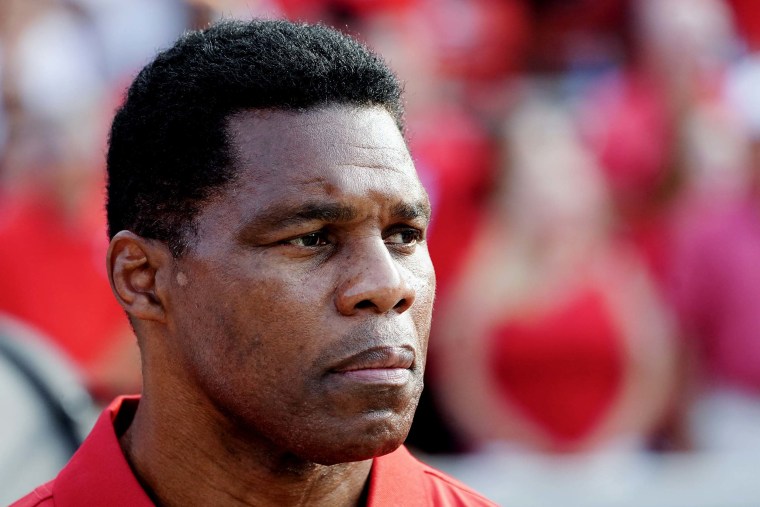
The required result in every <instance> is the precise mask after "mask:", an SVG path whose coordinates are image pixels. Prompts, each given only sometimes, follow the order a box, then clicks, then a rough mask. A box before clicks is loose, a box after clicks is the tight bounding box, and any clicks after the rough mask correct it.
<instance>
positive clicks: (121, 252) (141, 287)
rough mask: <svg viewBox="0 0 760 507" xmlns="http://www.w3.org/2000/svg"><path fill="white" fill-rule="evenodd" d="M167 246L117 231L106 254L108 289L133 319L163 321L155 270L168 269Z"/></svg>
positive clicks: (157, 272)
mask: <svg viewBox="0 0 760 507" xmlns="http://www.w3.org/2000/svg"><path fill="white" fill-rule="evenodd" d="M167 257H170V254H169V253H168V249H167V248H166V247H165V246H164V245H163V244H162V243H160V242H157V241H154V240H149V239H146V238H143V237H141V236H138V235H137V234H134V233H133V232H130V231H120V232H118V233H117V234H116V235H115V236H114V237H113V239H112V240H111V244H110V245H109V247H108V255H107V257H106V262H107V269H108V279H109V281H110V283H111V290H112V291H113V293H114V296H116V299H117V300H118V301H119V304H121V306H122V308H124V310H125V311H126V312H127V313H128V314H129V315H130V316H131V317H132V318H134V319H138V320H152V321H157V322H164V320H165V311H164V301H163V298H162V290H161V287H160V282H159V276H158V274H159V271H160V270H162V269H169V265H168V263H167V260H168V259H167Z"/></svg>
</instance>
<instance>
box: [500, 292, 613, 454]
mask: <svg viewBox="0 0 760 507" xmlns="http://www.w3.org/2000/svg"><path fill="white" fill-rule="evenodd" d="M620 341H621V337H620V336H619V331H618V330H617V329H616V327H615V325H614V323H613V322H612V320H611V316H610V311H609V309H608V308H607V306H606V304H605V302H604V300H603V298H602V296H601V295H600V294H598V293H597V292H595V291H593V290H590V289H587V290H584V291H580V292H579V293H578V294H576V295H575V296H574V297H573V298H571V299H570V300H569V301H567V302H565V303H564V304H562V305H559V306H558V307H556V308H552V309H550V310H548V311H546V312H543V313H541V314H539V315H535V316H533V317H531V318H527V317H523V318H518V319H515V320H510V321H507V322H504V323H503V324H502V325H501V326H499V327H497V328H496V329H495V330H494V332H493V336H492V341H491V347H492V351H493V352H492V353H491V354H490V355H489V357H490V359H491V363H490V365H489V368H490V370H491V372H492V374H493V378H494V380H495V382H496V383H497V385H498V387H499V389H500V390H501V392H502V393H503V395H504V399H505V401H506V402H508V403H511V404H517V406H519V407H520V408H521V409H522V410H523V411H524V412H525V413H526V414H527V415H528V417H530V418H531V419H533V420H534V421H535V422H536V423H537V424H539V425H541V426H542V427H543V428H544V429H545V430H546V431H547V432H548V433H549V434H550V435H551V436H552V437H553V438H554V439H555V441H557V442H558V444H559V445H560V446H561V445H562V444H563V443H572V442H573V441H576V440H578V439H581V438H583V437H585V436H587V435H588V434H589V433H590V432H591V431H592V430H593V429H594V428H595V427H596V426H597V424H598V423H599V422H600V420H601V419H602V417H603V416H604V415H605V414H606V412H607V410H608V409H609V408H610V406H611V405H612V403H613V401H614V400H615V399H616V397H617V396H618V395H619V392H620V389H621V386H622V381H623V369H624V365H623V351H622V350H621V349H622V347H621V343H620Z"/></svg>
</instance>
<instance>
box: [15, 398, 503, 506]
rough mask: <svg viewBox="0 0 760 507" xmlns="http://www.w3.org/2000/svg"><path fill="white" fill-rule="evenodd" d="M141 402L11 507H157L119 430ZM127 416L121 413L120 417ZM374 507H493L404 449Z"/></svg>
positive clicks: (380, 475) (103, 425)
mask: <svg viewBox="0 0 760 507" xmlns="http://www.w3.org/2000/svg"><path fill="white" fill-rule="evenodd" d="M138 401H139V397H136V396H133V397H121V398H117V399H116V400H115V401H114V402H113V403H112V404H111V405H110V406H109V407H108V408H107V409H106V410H104V411H103V414H101V416H100V418H99V419H98V421H97V423H95V427H94V428H93V430H92V432H91V433H90V435H89V436H88V437H87V439H86V440H85V441H84V443H83V444H82V446H81V447H80V448H79V450H78V451H77V452H76V454H74V456H73V457H72V458H71V461H69V463H68V464H67V465H66V466H65V467H64V468H63V470H61V472H60V473H59V474H58V477H56V478H55V479H54V480H52V481H50V482H48V483H47V484H43V485H42V486H40V487H38V488H37V489H35V490H34V491H33V492H31V493H30V494H28V495H27V496H25V497H24V498H22V499H20V500H18V501H17V502H16V503H14V504H12V505H11V507H84V506H87V507H98V506H101V505H102V506H108V507H153V503H152V502H151V500H150V499H149V498H148V495H147V494H145V491H143V489H142V487H141V486H140V484H139V483H138V482H137V479H136V478H135V476H134V474H133V473H132V470H131V469H130V468H129V464H128V463H127V460H126V458H125V457H124V454H123V453H122V451H121V447H120V446H119V440H118V437H117V433H116V429H115V428H114V424H115V421H116V420H117V417H121V419H122V420H119V424H120V425H121V424H123V423H127V424H128V421H124V419H125V418H126V416H129V417H130V418H131V417H132V414H134V410H135V408H136V406H137V403H138ZM120 412H121V413H120ZM367 505H368V507H380V506H389V505H403V506H405V507H423V506H425V507H429V506H478V507H479V506H493V505H495V504H494V503H492V502H490V501H489V500H486V499H485V498H483V497H482V496H480V495H479V494H477V493H475V492H474V491H472V490H471V489H469V488H468V487H467V486H465V485H463V484H461V483H460V482H458V481H456V480H454V479H452V478H450V477H448V476H446V475H444V474H443V473H441V472H439V471H438V470H435V469H433V468H430V467H429V466H427V465H425V464H423V463H420V462H419V461H417V460H416V459H415V458H414V457H412V455H411V454H409V451H407V450H406V448H404V447H403V446H402V447H400V448H399V449H397V450H396V451H394V452H392V453H390V454H387V455H385V456H381V457H379V458H375V460H374V463H373V464H372V472H371V473H370V485H369V497H368V501H367Z"/></svg>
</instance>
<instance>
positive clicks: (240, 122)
mask: <svg viewBox="0 0 760 507" xmlns="http://www.w3.org/2000/svg"><path fill="white" fill-rule="evenodd" d="M402 130H403V109H402V102H401V89H400V85H399V83H398V81H397V79H396V78H395V76H394V75H393V74H392V73H391V72H390V70H389V69H388V68H387V67H386V66H385V64H384V63H383V62H382V61H381V60H380V59H379V58H378V57H376V56H375V55H373V54H372V53H370V52H369V51H368V50H367V49H366V48H365V47H364V46H362V45H360V44H358V43H357V42H355V41H354V40H352V39H350V38H348V37H347V36H344V35H342V34H340V33H339V32H336V31H334V30H331V29H328V28H325V27H322V26H314V25H303V24H293V23H290V22H286V21H261V20H255V21H252V22H238V21H228V22H224V23H220V24H216V25H213V26H211V27H210V28H208V29H207V30H204V31H200V32H189V33H188V34H186V35H185V36H183V37H182V38H181V39H180V40H179V41H178V42H177V43H176V44H175V45H174V46H173V47H172V48H170V49H168V50H166V51H164V52H162V53H160V54H159V55H158V56H157V57H156V59H155V60H154V61H153V62H152V63H150V64H149V65H148V66H146V67H145V68H144V69H143V70H142V71H141V72H140V74H139V75H138V76H137V77H136V79H135V81H134V83H133V84H132V86H131V87H130V90H129V93H128V95H127V99H126V101H125V103H124V105H123V106H122V107H121V108H120V110H119V111H118V112H117V115H116V117H115V119H114V123H113V126H112V130H111V137H110V146H109V152H108V202H107V210H108V221H109V234H110V236H111V243H110V247H109V251H108V254H107V262H108V272H109V278H110V280H111V284H112V290H113V292H114V295H115V297H116V299H117V300H118V301H119V303H120V304H121V305H122V307H123V308H124V310H125V311H126V312H127V314H128V316H129V319H130V322H131V324H132V325H133V326H134V329H135V331H136V334H137V336H138V342H139V345H140V350H141V354H142V358H143V373H144V377H143V380H144V390H143V395H142V397H122V398H118V399H117V400H116V401H115V402H114V403H113V404H112V405H111V406H110V407H109V408H108V409H106V410H105V411H104V412H103V414H102V415H101V417H100V419H99V420H98V422H97V423H96V425H95V428H94V429H93V431H92V432H91V433H90V436H89V437H88V439H87V440H86V441H85V442H84V444H83V445H82V446H81V447H80V449H79V451H78V452H77V454H76V455H75V456H74V458H73V459H72V460H71V461H70V462H69V464H68V465H67V466H66V467H65V468H64V469H63V470H62V471H61V473H60V474H59V475H58V477H57V478H56V479H55V480H54V481H52V482H50V483H48V484H46V485H43V486H41V487H40V488H38V489H37V490H35V492H34V493H32V494H30V495H29V496H27V497H25V498H24V499H22V500H20V501H19V502H18V503H17V504H14V505H16V506H24V505H39V506H42V505H53V504H56V505H62V504H75V505H93V506H95V505H130V506H139V505H153V504H154V503H155V504H160V505H188V504H197V505H220V504H224V505H253V504H255V505H296V504H298V505H303V504H315V505H317V504H318V505H365V504H366V505H392V504H398V503H403V504H404V505H431V504H432V505H443V504H456V505H493V504H492V503H491V502H489V501H487V500H485V499H484V498H482V497H480V496H479V495H478V494H477V493H475V492H473V491H471V490H469V489H468V488H467V487H466V486H464V485H461V484H459V483H457V482H456V481H454V480H453V479H450V478H448V477H446V476H444V475H443V474H442V473H440V472H438V471H436V470H434V469H432V468H430V467H427V466H425V465H423V464H421V463H420V462H418V461H416V460H415V459H414V458H412V457H411V455H410V454H409V453H408V452H407V451H406V450H405V449H404V448H403V446H402V445H401V444H402V442H403V440H404V438H405V437H406V434H407V432H408V429H409V425H410V423H411V419H412V415H413V412H414V409H415V407H416V404H417V398H418V397H419V394H420V391H421V389H422V375H423V372H424V365H425V353H426V349H427V338H428V333H429V328H430V319H431V314H432V304H433V297H434V292H435V275H434V272H433V268H432V264H431V262H430V258H429V255H428V253H427V245H426V236H425V233H426V229H427V226H428V222H429V215H430V209H429V202H428V198H427V195H426V193H425V191H424V189H423V187H422V186H421V184H420V182H419V179H418V177H417V174H416V171H415V168H414V165H413V163H412V160H411V157H410V155H409V152H408V150H407V147H406V144H405V141H404V138H403V134H402Z"/></svg>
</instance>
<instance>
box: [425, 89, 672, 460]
mask: <svg viewBox="0 0 760 507" xmlns="http://www.w3.org/2000/svg"><path fill="white" fill-rule="evenodd" d="M526 86H529V87H531V88H535V87H536V86H535V83H532V84H531V85H526ZM537 95H538V97H536V96H533V94H528V95H527V96H523V97H521V99H522V100H521V105H520V106H519V107H517V109H516V110H515V111H514V112H513V115H512V116H511V117H510V120H509V127H508V129H507V146H506V148H505V149H506V152H507V153H508V155H507V157H508V161H507V162H506V167H505V168H504V180H503V181H502V185H501V187H500V192H499V198H498V199H497V200H495V202H494V203H493V207H492V213H491V215H490V217H489V219H488V220H486V221H485V222H484V223H483V224H482V225H481V227H480V228H479V230H478V231H477V239H476V242H475V246H474V247H473V250H472V253H471V255H470V256H469V258H468V259H467V264H466V268H465V270H464V271H463V274H462V277H461V279H460V281H459V283H458V286H457V287H455V288H454V289H453V290H452V293H451V295H450V297H449V298H448V300H446V301H443V302H442V303H441V304H442V305H443V308H442V311H441V313H440V314H439V316H440V318H439V322H438V326H439V327H438V329H439V331H440V332H439V334H438V335H437V339H438V340H439V343H438V344H437V345H438V350H439V354H440V356H439V359H440V361H441V367H440V371H439V372H438V374H439V375H440V377H439V378H438V379H437V382H436V384H435V385H436V387H437V389H438V393H439V395H440V397H441V399H442V401H443V402H444V406H445V408H446V412H447V413H448V414H449V416H450V417H452V418H453V419H454V420H455V421H456V423H457V427H458V429H459V431H461V432H462V433H463V434H464V435H466V437H467V438H468V439H469V441H470V444H471V447H472V448H473V449H482V448H483V447H485V446H488V445H489V444H492V443H497V442H506V443H507V444H509V445H513V446H516V447H518V448H523V449H537V450H544V451H548V452H568V451H581V450H599V449H609V448H623V449H639V450H641V449H646V448H647V445H648V438H649V436H650V433H651V432H652V431H653V429H654V428H655V427H656V426H657V424H658V422H659V419H660V418H661V417H663V414H664V413H665V412H666V409H667V406H668V404H669V403H670V402H671V401H672V400H671V397H672V386H673V369H672V366H673V362H674V352H675V348H674V342H673V335H672V333H673V329H672V324H671V322H670V319H669V317H668V314H667V312H666V311H665V308H664V307H663V305H662V301H661V300H660V298H659V296H658V293H657V291H656V288H655V286H654V284H653V283H652V280H651V279H650V278H649V275H648V272H647V270H646V269H645V267H644V265H643V264H642V261H641V259H640V258H639V257H638V256H637V254H636V252H635V251H634V250H632V249H630V248H628V247H627V246H626V245H624V244H617V243H615V242H614V241H612V238H611V235H610V230H609V220H610V209H609V196H608V193H607V188H606V186H605V184H604V182H603V180H602V179H601V175H600V174H599V170H598V168H597V167H596V165H595V164H594V161H593V158H592V157H591V155H590V153H589V152H588V151H586V150H585V149H584V147H583V145H582V144H581V143H580V142H579V139H578V133H577V131H576V127H575V125H574V123H573V122H572V121H571V120H570V117H569V113H568V112H567V111H566V106H564V105H563V104H562V103H560V102H559V101H557V100H556V99H551V98H548V97H551V94H550V95H549V96H548V97H547V96H545V95H543V94H537ZM444 379H445V380H444Z"/></svg>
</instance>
